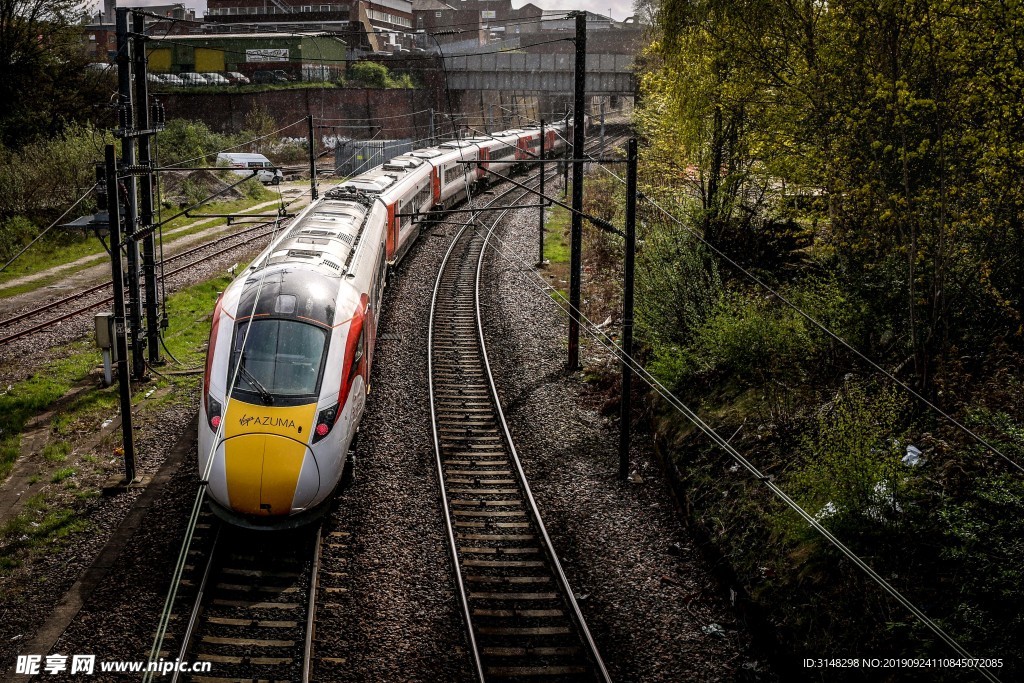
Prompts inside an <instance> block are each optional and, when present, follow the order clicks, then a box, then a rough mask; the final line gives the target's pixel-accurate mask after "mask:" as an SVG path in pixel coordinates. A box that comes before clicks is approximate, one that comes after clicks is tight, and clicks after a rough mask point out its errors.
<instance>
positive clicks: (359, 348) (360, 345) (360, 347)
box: [352, 327, 366, 367]
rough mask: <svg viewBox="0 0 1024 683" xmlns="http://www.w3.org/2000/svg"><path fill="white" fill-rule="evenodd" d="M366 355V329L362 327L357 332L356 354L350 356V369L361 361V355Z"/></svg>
mask: <svg viewBox="0 0 1024 683" xmlns="http://www.w3.org/2000/svg"><path fill="white" fill-rule="evenodd" d="M364 353H366V328H365V327H363V329H362V330H360V331H359V340H358V341H356V352H355V354H354V355H353V356H352V367H355V366H357V365H359V361H361V360H362V359H363V354H364Z"/></svg>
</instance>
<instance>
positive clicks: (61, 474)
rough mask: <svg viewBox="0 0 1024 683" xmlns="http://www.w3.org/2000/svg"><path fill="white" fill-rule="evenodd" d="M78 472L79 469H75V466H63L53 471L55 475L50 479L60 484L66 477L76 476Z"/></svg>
mask: <svg viewBox="0 0 1024 683" xmlns="http://www.w3.org/2000/svg"><path fill="white" fill-rule="evenodd" d="M76 473H77V471H76V470H75V468H74V467H61V468H60V469H59V470H57V471H56V472H54V473H53V475H52V476H51V477H50V481H51V482H53V483H54V484H59V483H60V482H62V481H64V480H65V479H67V478H69V477H73V476H75V474H76Z"/></svg>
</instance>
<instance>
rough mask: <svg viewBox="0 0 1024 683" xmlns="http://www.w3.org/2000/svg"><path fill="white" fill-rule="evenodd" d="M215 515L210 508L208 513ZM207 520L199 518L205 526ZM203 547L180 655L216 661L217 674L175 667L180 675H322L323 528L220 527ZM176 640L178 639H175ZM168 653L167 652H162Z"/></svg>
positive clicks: (222, 681) (204, 681) (201, 679)
mask: <svg viewBox="0 0 1024 683" xmlns="http://www.w3.org/2000/svg"><path fill="white" fill-rule="evenodd" d="M207 517H209V515H208V516H207ZM201 526H203V525H201V524H200V525H197V528H199V527H201ZM207 526H208V527H210V526H212V527H214V531H213V533H214V538H213V541H212V545H210V546H209V549H208V550H206V552H205V557H204V552H203V551H202V550H198V551H195V555H194V556H195V557H196V559H197V560H203V562H202V568H201V570H200V569H199V568H198V567H196V566H194V565H193V566H192V567H191V569H192V572H191V574H192V575H193V576H195V577H196V578H194V579H187V580H186V581H185V582H183V583H185V584H186V585H191V586H193V587H194V594H193V607H192V611H191V612H190V613H189V614H188V615H178V616H179V618H175V619H174V621H175V622H176V623H178V622H181V621H182V620H181V619H180V616H186V617H187V621H186V622H184V623H185V630H184V632H183V633H182V635H181V641H180V647H179V649H178V652H177V653H175V654H176V655H177V657H178V658H179V660H180V661H188V662H209V663H210V666H211V672H210V673H209V674H196V675H194V674H187V673H175V675H174V677H173V678H172V681H176V682H178V681H180V682H185V681H191V682H193V683H228V682H229V681H267V682H270V681H290V682H298V681H302V682H303V683H306V682H308V681H311V680H314V679H313V678H312V677H311V673H310V669H311V666H312V663H313V658H312V656H311V654H310V653H311V651H312V644H313V628H314V621H315V614H316V597H317V593H318V591H317V585H318V579H319V569H320V562H319V560H320V551H321V547H322V543H323V540H322V528H321V527H319V526H318V527H316V528H315V529H312V530H305V531H303V532H300V533H294V532H292V533H288V532H279V533H247V532H244V531H240V530H238V529H233V528H220V527H219V526H218V524H217V523H216V522H212V523H209V524H207ZM172 642H173V641H172ZM161 654H162V656H167V653H166V652H164V653H161Z"/></svg>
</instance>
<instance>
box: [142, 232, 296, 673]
mask: <svg viewBox="0 0 1024 683" xmlns="http://www.w3.org/2000/svg"><path fill="white" fill-rule="evenodd" d="M281 221H282V218H281V217H278V219H277V220H276V221H275V222H274V230H273V232H272V234H271V238H270V243H271V244H274V241H275V239H276V238H277V231H278V230H279V229H280V227H281ZM268 248H269V247H268ZM266 275H267V270H266V269H263V272H262V273H260V279H259V282H258V283H257V288H256V294H255V296H254V297H253V304H252V310H251V311H250V312H249V318H250V320H251V319H252V316H253V315H254V314H255V313H256V305H257V304H258V303H259V297H260V293H261V292H262V291H263V285H264V282H265V281H266ZM218 323H219V321H218V320H214V321H213V324H214V325H217V324H218ZM251 330H252V325H246V327H245V334H244V335H243V336H242V343H241V346H240V348H241V349H243V351H244V350H245V349H246V348H247V343H248V340H249V333H250V331H251ZM240 370H241V362H239V363H236V365H235V368H234V373H233V375H232V376H231V380H230V382H229V383H228V387H227V389H226V391H225V394H224V406H223V408H222V410H223V412H224V414H225V415H227V412H228V407H229V406H230V405H231V401H232V394H233V393H234V390H235V386H236V385H237V383H238V375H239V371H240ZM202 428H203V425H200V429H202ZM223 432H224V422H223V421H221V423H220V424H218V425H217V429H216V432H215V434H214V438H213V441H212V446H211V451H210V453H208V454H207V462H206V467H205V468H204V470H203V472H201V473H200V477H199V482H200V483H199V487H198V488H197V490H196V497H195V500H194V502H193V504H192V512H191V514H190V515H189V520H188V523H187V525H186V528H185V536H184V539H183V540H182V544H181V550H180V552H179V553H178V560H177V562H176V564H175V567H174V573H173V575H172V577H171V587H170V589H169V590H168V592H167V597H166V598H165V600H164V608H163V610H162V611H161V614H160V621H159V623H158V625H157V630H156V635H155V636H154V638H153V647H152V648H151V649H150V652H149V662H150V663H153V662H156V661H158V660H159V657H160V651H161V649H162V648H163V643H164V636H165V635H166V634H167V626H168V624H169V623H170V619H171V613H172V610H173V608H174V603H175V601H176V599H177V596H178V587H179V586H180V584H181V577H182V574H183V573H184V571H185V564H186V562H187V561H188V552H189V547H190V546H191V545H192V537H193V535H194V533H195V528H196V524H197V523H198V521H199V514H200V511H201V509H202V505H203V502H204V500H205V499H206V489H207V486H208V483H207V482H208V481H209V478H210V472H211V470H212V468H213V460H214V455H215V454H216V452H217V446H218V445H219V441H220V438H221V435H222V434H223ZM142 680H143V681H144V683H151V681H152V680H153V670H152V669H148V668H147V671H146V674H145V675H144V676H143V679H142Z"/></svg>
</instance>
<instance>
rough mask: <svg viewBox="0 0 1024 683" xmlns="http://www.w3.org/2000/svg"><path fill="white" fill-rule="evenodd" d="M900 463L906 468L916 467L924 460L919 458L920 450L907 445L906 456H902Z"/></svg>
mask: <svg viewBox="0 0 1024 683" xmlns="http://www.w3.org/2000/svg"><path fill="white" fill-rule="evenodd" d="M900 462H902V463H903V464H904V465H906V466H907V467H917V466H918V465H920V464H921V463H922V462H924V458H922V457H921V449H919V448H918V447H917V446H911V445H908V446H907V454H906V455H904V456H903V459H902V460H901V461H900Z"/></svg>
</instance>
